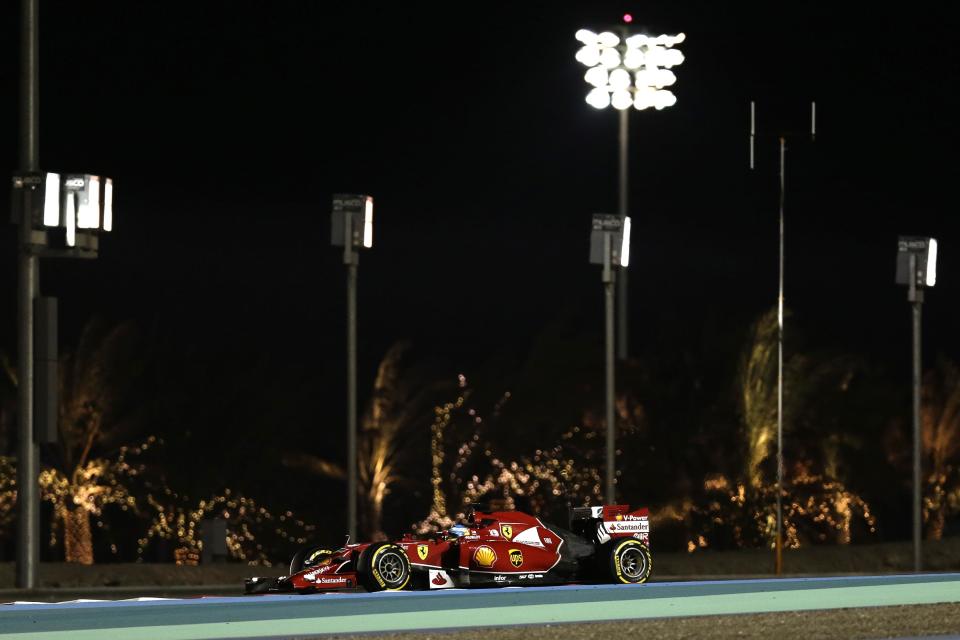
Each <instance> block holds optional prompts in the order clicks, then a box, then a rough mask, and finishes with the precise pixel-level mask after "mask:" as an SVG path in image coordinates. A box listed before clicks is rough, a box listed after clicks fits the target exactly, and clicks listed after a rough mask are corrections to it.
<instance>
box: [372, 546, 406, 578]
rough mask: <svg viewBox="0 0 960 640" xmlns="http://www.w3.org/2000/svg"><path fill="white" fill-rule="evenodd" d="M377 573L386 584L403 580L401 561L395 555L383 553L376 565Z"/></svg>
mask: <svg viewBox="0 0 960 640" xmlns="http://www.w3.org/2000/svg"><path fill="white" fill-rule="evenodd" d="M377 571H378V572H379V573H380V576H381V577H382V578H383V579H384V581H386V582H389V583H391V584H395V583H397V582H400V580H402V579H403V560H401V558H400V556H398V555H397V554H396V553H385V554H384V555H383V557H382V558H380V561H379V562H378V563H377Z"/></svg>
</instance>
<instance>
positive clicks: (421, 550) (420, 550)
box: [417, 544, 430, 560]
mask: <svg viewBox="0 0 960 640" xmlns="http://www.w3.org/2000/svg"><path fill="white" fill-rule="evenodd" d="M429 552H430V547H428V546H427V545H425V544H418V545H417V555H418V556H420V559H421V560H426V559H427V554H428V553H429Z"/></svg>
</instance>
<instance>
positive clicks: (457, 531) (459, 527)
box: [450, 524, 470, 538]
mask: <svg viewBox="0 0 960 640" xmlns="http://www.w3.org/2000/svg"><path fill="white" fill-rule="evenodd" d="M469 532H470V529H469V528H468V527H467V526H466V525H463V524H455V525H453V526H452V527H450V535H452V536H455V537H457V538H459V537H460V536H462V535H466V534H467V533H469Z"/></svg>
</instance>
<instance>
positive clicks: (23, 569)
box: [16, 0, 40, 589]
mask: <svg viewBox="0 0 960 640" xmlns="http://www.w3.org/2000/svg"><path fill="white" fill-rule="evenodd" d="M20 7H21V15H20V18H21V22H20V28H21V41H20V100H21V102H20V168H21V170H23V171H36V170H37V169H38V166H39V158H38V156H39V144H38V131H39V126H38V122H39V114H40V111H39V102H38V89H39V63H38V56H39V47H38V35H37V19H38V17H39V9H38V0H21V3H20ZM25 198H26V202H25V203H24V204H25V205H26V206H25V207H24V217H23V219H22V220H21V221H20V229H19V231H20V242H19V244H20V247H19V255H18V262H19V265H18V267H19V269H18V270H19V277H18V279H17V321H18V331H17V362H18V367H19V371H18V374H19V384H18V387H17V405H18V406H17V414H18V419H17V436H18V440H19V444H18V445H17V576H16V585H17V587H18V588H21V589H34V588H36V587H37V582H38V579H37V578H38V574H39V563H40V500H39V490H38V486H37V477H38V471H39V467H40V449H39V447H38V446H37V444H36V440H35V437H34V433H33V300H34V298H35V297H36V295H37V288H38V284H37V282H38V273H37V267H38V265H37V257H36V256H35V255H33V253H32V251H31V249H30V234H31V231H32V229H31V224H30V218H29V216H30V211H31V204H32V203H31V202H30V196H29V194H28V195H26V196H25Z"/></svg>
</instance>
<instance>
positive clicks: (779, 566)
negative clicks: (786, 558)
mask: <svg viewBox="0 0 960 640" xmlns="http://www.w3.org/2000/svg"><path fill="white" fill-rule="evenodd" d="M786 157H787V146H786V139H785V138H784V137H782V136H781V137H780V289H779V291H780V292H779V294H778V296H777V543H776V575H778V576H779V575H781V574H782V573H783V498H782V495H781V494H782V493H783V268H784V251H783V249H784V246H783V239H784V218H783V204H784V200H785V187H786V181H785V173H786Z"/></svg>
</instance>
